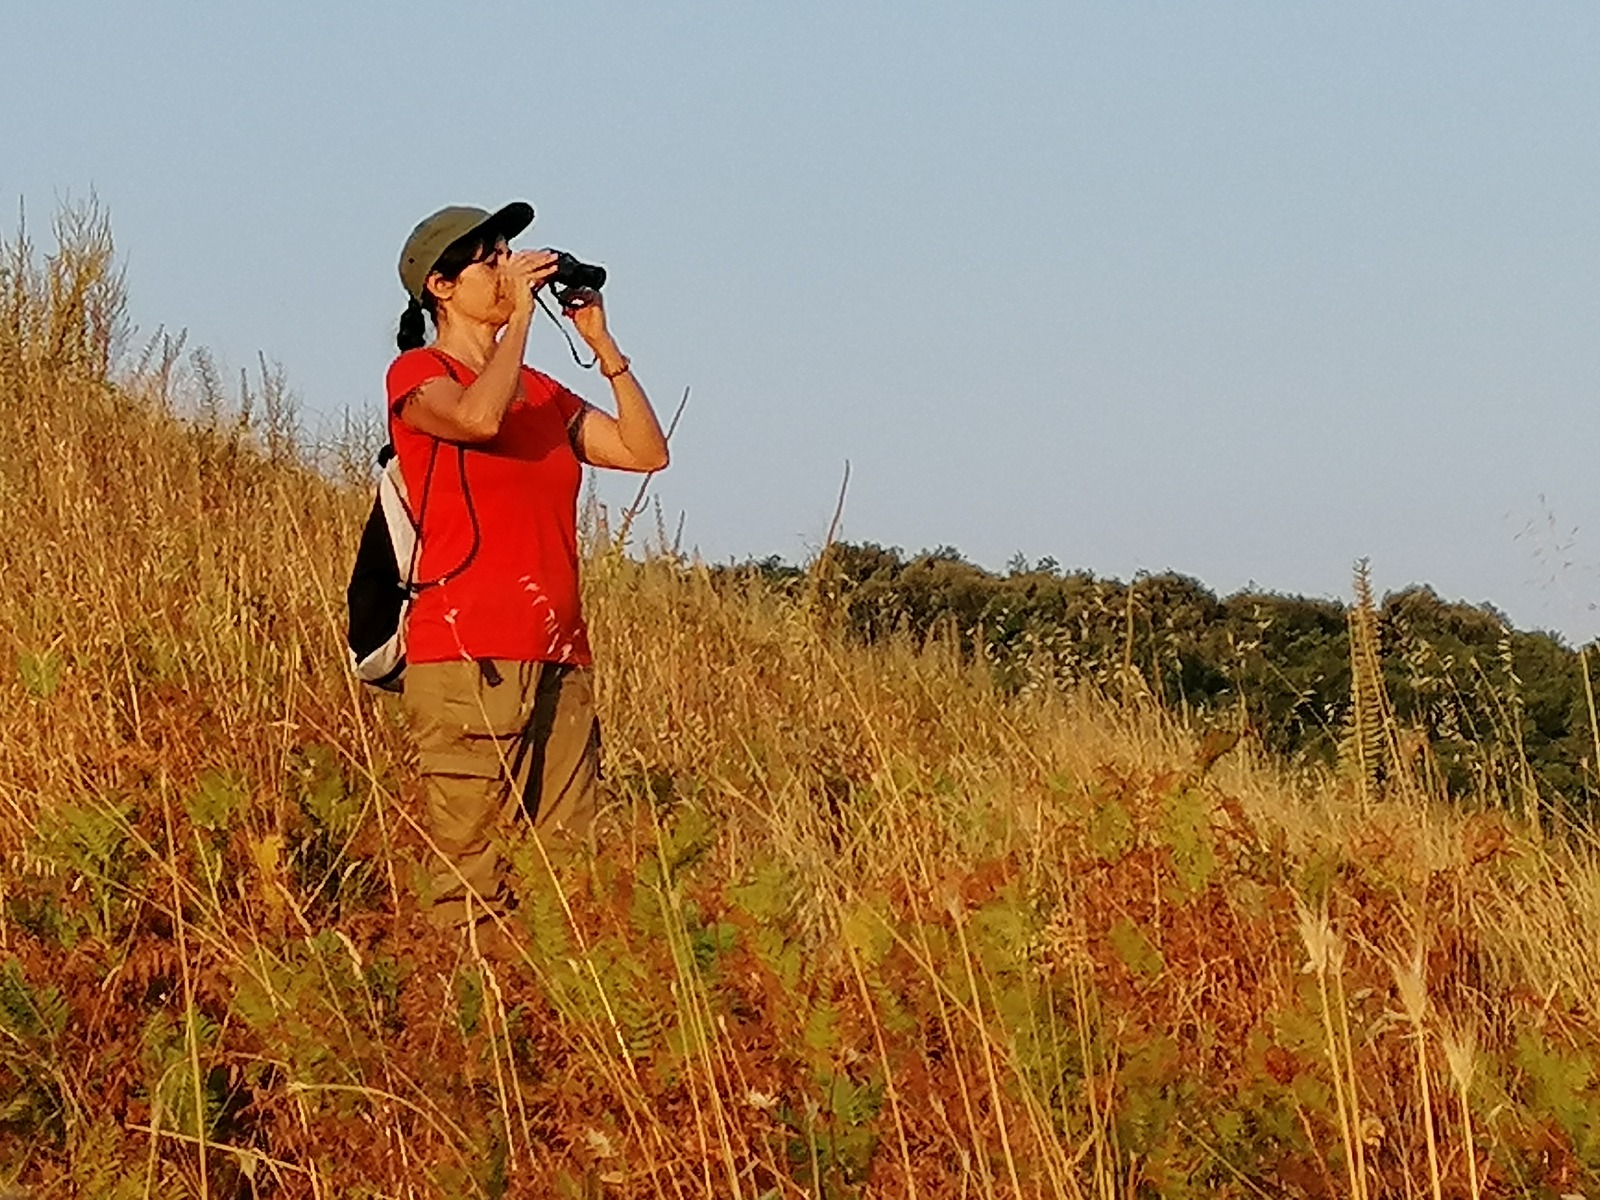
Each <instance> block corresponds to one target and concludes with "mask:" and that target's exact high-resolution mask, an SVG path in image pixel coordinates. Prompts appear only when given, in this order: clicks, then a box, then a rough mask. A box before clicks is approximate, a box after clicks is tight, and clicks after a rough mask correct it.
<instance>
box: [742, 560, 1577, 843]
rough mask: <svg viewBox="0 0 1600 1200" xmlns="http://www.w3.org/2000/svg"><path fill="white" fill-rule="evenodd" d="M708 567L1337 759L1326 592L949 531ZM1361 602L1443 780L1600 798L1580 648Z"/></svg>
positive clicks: (1040, 672)
mask: <svg viewBox="0 0 1600 1200" xmlns="http://www.w3.org/2000/svg"><path fill="white" fill-rule="evenodd" d="M724 571H725V572H728V573H731V574H734V575H737V574H741V573H749V572H754V573H756V574H758V575H760V576H761V577H763V578H765V579H766V580H767V581H769V582H771V583H775V584H777V585H779V586H781V587H786V588H791V589H797V590H798V589H802V588H809V589H811V590H812V592H813V593H814V594H815V595H817V596H818V597H820V598H821V599H823V600H824V602H825V603H826V604H827V606H828V608H829V610H830V611H832V612H834V613H836V614H837V615H838V617H839V618H840V619H841V620H843V621H845V622H846V623H847V624H848V626H849V627H850V628H851V629H852V630H853V631H854V632H855V633H856V634H857V635H858V636H859V637H861V638H862V639H864V640H866V641H874V640H877V639H881V638H885V637H891V636H909V637H912V638H918V639H926V638H929V637H932V636H937V635H941V634H943V635H945V636H950V637H953V638H955V639H957V640H958V641H959V643H960V644H961V645H962V646H963V647H964V649H965V650H966V651H967V652H968V653H970V654H974V655H980V656H982V657H983V658H984V659H985V660H986V661H987V662H988V663H989V664H990V665H991V667H992V670H993V672H994V675H995V677H996V679H997V681H998V682H999V683H1000V684H1001V685H1002V686H1003V687H1005V688H1006V689H1008V690H1012V691H1026V690H1028V689H1033V688H1040V687H1064V686H1075V685H1081V684H1092V685H1095V686H1098V687H1100V688H1102V689H1104V690H1106V691H1108V692H1109V693H1111V694H1113V695H1122V696H1133V695H1138V696H1140V697H1144V698H1149V699H1153V700H1155V701H1158V702H1160V703H1162V704H1164V705H1166V706H1167V707H1169V708H1171V709H1172V710H1174V711H1177V712H1179V713H1181V714H1183V715H1185V716H1186V717H1188V718H1190V719H1191V720H1196V721H1199V722H1201V723H1208V724H1230V725H1233V726H1235V727H1242V728H1244V729H1246V730H1248V731H1249V732H1251V733H1252V734H1253V735H1254V736H1256V737H1258V738H1259V739H1260V740H1261V742H1262V743H1263V744H1264V745H1265V746H1266V747H1268V748H1269V749H1270V750H1272V751H1274V752H1276V753H1278V754H1280V755H1282V756H1284V757H1285V758H1287V759H1289V760H1291V761H1295V760H1300V761H1318V762H1337V761H1338V760H1339V757H1340V753H1341V747H1342V746H1344V745H1345V744H1346V742H1347V739H1348V737H1349V736H1350V726H1351V655H1350V621H1349V608H1348V606H1346V605H1344V604H1341V603H1339V602H1336V601H1333V600H1324V599H1313V598H1307V597H1303V596H1292V595H1283V594H1280V593H1276V592H1267V591H1255V590H1249V591H1241V592H1237V593H1235V594H1233V595H1229V596H1218V595H1217V594H1216V593H1215V592H1213V591H1212V590H1211V589H1209V588H1207V587H1206V586H1205V585H1203V584H1202V583H1200V582H1199V581H1198V580H1195V579H1192V578H1189V577H1188V576H1184V575H1179V574H1175V573H1163V574H1156V575H1141V576H1139V577H1137V578H1135V579H1134V580H1132V581H1131V582H1124V581H1122V580H1118V579H1103V578H1098V577H1096V576H1095V575H1093V574H1091V573H1090V572H1087V571H1079V570H1064V569H1062V568H1061V567H1060V566H1059V564H1057V563H1056V562H1054V561H1053V560H1050V559H1044V560H1041V561H1039V562H1032V563H1030V562H1028V561H1027V560H1025V559H1023V558H1021V557H1018V558H1016V559H1014V560H1013V561H1012V562H1011V563H1010V564H1009V566H1008V568H1007V569H1006V570H1005V571H1004V572H1003V573H996V572H992V571H988V570H985V569H984V568H982V567H979V566H977V565H975V564H973V563H971V562H968V561H967V560H966V559H965V558H963V557H962V555H961V554H960V553H959V552H958V551H956V550H955V549H953V548H951V547H940V548H939V549H936V550H932V551H926V552H923V553H919V554H915V555H908V554H906V553H904V552H903V551H902V550H900V549H899V548H891V547H884V546H879V545H875V544H872V543H858V544H850V543H838V544H835V545H833V546H830V547H829V549H828V551H827V553H826V555H825V556H824V558H823V560H822V561H821V562H819V563H818V564H816V565H815V566H814V567H812V568H810V569H809V570H805V569H802V568H799V567H795V566H792V565H789V564H786V563H784V562H783V561H782V560H780V559H778V558H776V557H774V558H768V559H764V560H759V561H755V562H751V563H746V564H744V565H743V566H742V567H737V568H725V569H724ZM1375 610H1376V611H1375V617H1376V624H1377V631H1378V638H1379V645H1380V650H1381V660H1380V661H1381V664H1382V666H1381V670H1382V676H1383V682H1384V685H1385V688H1386V689H1387V692H1388V695H1389V698H1390V700H1391V702H1392V705H1393V710H1394V715H1395V719H1396V721H1397V722H1398V723H1399V724H1400V725H1401V726H1402V727H1403V728H1404V729H1405V730H1407V731H1408V732H1409V733H1411V734H1413V735H1414V736H1415V737H1416V742H1417V745H1418V746H1419V748H1421V749H1420V751H1419V752H1421V751H1425V753H1426V756H1427V762H1428V767H1429V769H1430V771H1431V772H1432V773H1433V774H1434V775H1435V776H1436V778H1437V779H1438V780H1439V781H1440V783H1441V784H1442V785H1443V786H1444V788H1445V789H1446V790H1447V791H1448V792H1449V793H1450V794H1452V795H1455V796H1463V797H1464V796H1469V795H1474V794H1479V793H1481V792H1483V791H1496V792H1499V793H1500V794H1502V795H1523V794H1525V793H1526V791H1527V790H1528V787H1529V785H1530V783H1531V784H1533V785H1534V786H1536V787H1537V789H1538V792H1539V795H1540V798H1541V802H1542V803H1543V804H1545V805H1546V806H1552V807H1555V808H1558V809H1560V810H1561V811H1562V814H1563V815H1565V816H1569V817H1575V818H1577V817H1581V818H1584V819H1585V821H1586V820H1587V818H1588V817H1589V816H1590V815H1591V810H1592V809H1593V808H1594V806H1595V805H1596V804H1597V803H1600V779H1597V773H1596V745H1597V741H1600V732H1597V730H1596V725H1595V722H1594V719H1593V711H1594V710H1593V707H1592V705H1593V700H1592V690H1591V689H1592V687H1593V684H1592V671H1593V667H1592V665H1591V664H1589V662H1588V660H1589V658H1591V657H1593V656H1592V655H1591V654H1590V652H1589V649H1588V648H1582V649H1574V648H1572V647H1570V646H1568V645H1566V644H1565V643H1564V642H1563V641H1562V640H1561V639H1560V638H1559V637H1557V636H1555V635H1553V634H1549V633H1544V632H1537V631H1533V632H1530V631H1523V630H1517V629H1514V628H1513V627H1512V626H1511V624H1510V623H1509V621H1507V619H1506V618H1505V616H1504V615H1503V614H1501V613H1500V612H1498V611H1496V610H1495V609H1493V608H1492V607H1489V606H1477V605H1469V604H1461V603H1452V602H1448V601H1445V600H1443V599H1441V598H1440V597H1439V596H1438V595H1437V594H1436V593H1435V592H1434V591H1433V590H1432V589H1431V588H1428V587H1425V586H1412V587H1408V588H1405V589H1402V590H1400V591H1397V592H1392V593H1390V594H1388V595H1387V596H1385V597H1384V598H1383V599H1382V601H1381V602H1380V603H1378V604H1376V605H1375ZM1586 667H1588V669H1589V670H1590V671H1591V683H1590V685H1589V687H1586V685H1585V679H1584V674H1585V669H1586Z"/></svg>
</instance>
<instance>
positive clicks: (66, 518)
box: [0, 212, 1600, 1200]
mask: <svg viewBox="0 0 1600 1200" xmlns="http://www.w3.org/2000/svg"><path fill="white" fill-rule="evenodd" d="M61 234H62V236H61V239H60V240H61V249H60V251H59V252H58V253H56V254H55V255H54V256H53V257H51V258H50V259H49V260H48V261H44V262H41V261H39V260H38V259H37V257H36V256H35V255H34V254H33V253H32V252H31V251H30V250H29V249H28V248H27V247H26V246H24V245H22V244H20V243H18V244H14V245H13V246H12V247H10V248H9V249H8V250H7V252H6V254H5V257H4V263H5V265H4V267H3V268H0V270H3V272H4V273H3V275H0V505H3V506H4V510H5V512H6V513H7V514H8V516H9V518H10V519H9V521H8V525H9V528H10V531H11V533H10V536H9V537H8V538H7V539H6V540H5V541H4V543H0V569H3V570H4V574H5V577H6V578H7V579H8V580H9V581H10V583H9V586H7V587H6V588H5V589H4V591H3V592H0V639H3V642H4V647H3V650H4V654H3V657H0V694H3V699H4V703H5V705H6V708H7V711H9V712H11V713H12V714H14V718H13V719H12V720H10V721H7V722H5V723H4V725H3V726H0V1188H3V1187H6V1186H16V1187H20V1188H26V1189H28V1190H27V1192H26V1193H25V1194H29V1195H37V1196H41V1197H43V1196H63V1197H65V1196H84V1197H91V1196H92V1197H97V1198H98V1197H104V1196H118V1197H121V1196H127V1197H134V1196H138V1197H144V1196H179V1195H201V1196H257V1195H284V1196H301V1195H304V1196H316V1197H323V1196H328V1197H332V1196H345V1195H352V1196H357V1195H367V1196H407V1197H412V1196H415V1197H425V1196H453V1195H465V1196H496V1195H540V1196H543V1195H572V1196H583V1195H608V1196H609V1195H615V1196H649V1197H687V1196H697V1197H698V1196H739V1197H749V1198H751V1200H754V1198H756V1197H763V1198H766V1197H793V1196H817V1197H821V1196H827V1197H845V1196H884V1197H889V1196H895V1197H898V1196H917V1197H925V1198H930V1200H931V1198H934V1197H957V1196H962V1197H965V1196H971V1197H1021V1196H1041V1197H1045V1196H1048V1197H1074V1198H1076V1197H1090V1196H1093V1197H1097V1198H1104V1200H1110V1198H1111V1197H1134V1196H1151V1195H1161V1196H1190V1195H1192V1196H1201V1195H1205V1196H1240V1197H1243V1196H1262V1195H1272V1196H1280V1195H1292V1196H1352V1195H1354V1196H1374V1197H1376V1196H1410V1195H1415V1196H1425V1195H1426V1196H1433V1197H1445V1196H1452V1197H1454V1196H1472V1197H1478V1196H1480V1195H1523V1194H1526V1195H1547V1194H1552V1192H1554V1193H1560V1192H1574V1191H1579V1190H1581V1188H1582V1186H1583V1184H1584V1181H1585V1180H1586V1179H1587V1178H1588V1177H1589V1175H1590V1173H1591V1172H1593V1171H1595V1170H1596V1169H1597V1168H1600V1139H1597V1138H1596V1136H1595V1134H1594V1132H1593V1131H1592V1129H1591V1125H1592V1121H1591V1119H1590V1116H1589V1114H1590V1113H1592V1111H1594V1106H1595V1103H1596V1101H1597V1100H1600V1077H1597V1073H1596V1072H1597V1067H1600V1038H1597V1036H1596V1033H1597V1030H1596V1027H1595V1014H1596V1012H1597V1011H1600V965H1597V961H1596V960H1597V956H1596V955H1595V954H1594V953H1593V947H1594V946H1595V945H1596V944H1597V935H1600V874H1597V871H1596V865H1595V862H1594V859H1593V857H1592V855H1591V854H1590V853H1589V851H1588V850H1587V849H1586V848H1584V847H1576V848H1575V847H1571V846H1568V845H1562V844H1556V843H1553V842H1551V841H1549V840H1547V839H1541V838H1540V837H1538V836H1537V831H1534V830H1525V829H1524V828H1523V827H1522V826H1520V825H1519V824H1518V822H1517V820H1515V819H1513V818H1511V817H1508V816H1507V815H1506V813H1505V805H1504V804H1502V803H1501V800H1500V798H1496V797H1485V798H1484V800H1483V804H1482V805H1481V807H1480V808H1479V809H1478V810H1475V811H1472V812H1466V811H1462V810H1460V809H1446V808H1444V807H1443V806H1440V805H1438V804H1436V803H1434V802H1432V801H1430V800H1429V799H1428V798H1427V797H1426V795H1425V794H1423V791H1422V789H1421V788H1420V786H1419V785H1418V783H1417V780H1416V779H1415V778H1414V777H1413V776H1411V775H1409V774H1407V773H1406V768H1405V766H1404V764H1400V763H1395V762H1390V763H1389V764H1388V769H1387V772H1386V773H1383V772H1375V771H1374V770H1372V769H1371V764H1370V763H1367V762H1365V760H1363V762H1362V764H1361V768H1360V770H1359V772H1357V773H1354V774H1352V775H1351V776H1350V777H1348V778H1340V777H1337V776H1335V775H1331V774H1330V775H1293V776H1291V775H1290V774H1288V773H1287V772H1286V771H1285V770H1284V769H1283V768H1281V767H1280V766H1279V765H1277V764H1274V763H1272V762H1268V761H1265V760H1264V759H1262V758H1261V757H1260V756H1259V755H1257V754H1255V753H1254V752H1253V751H1252V750H1251V748H1250V743H1249V740H1248V739H1246V740H1245V741H1244V742H1242V743H1241V744H1240V745H1239V746H1237V747H1230V746H1228V745H1227V744H1226V743H1225V742H1220V741H1215V740H1212V741H1203V740H1201V739H1199V738H1198V737H1196V736H1195V735H1193V734H1191V733H1189V732H1188V731H1186V730H1184V729H1183V728H1180V727H1179V726H1178V725H1177V724H1175V723H1174V722H1173V721H1172V720H1171V719H1169V718H1168V717H1167V716H1166V715H1165V714H1164V713H1162V712H1161V711H1159V710H1158V709H1156V708H1154V707H1151V706H1148V705H1142V704H1133V705H1118V704H1114V703H1110V702H1108V701H1107V700H1106V699H1104V698H1102V697H1100V696H1097V695H1093V694H1089V693H1076V694H1061V693H1058V692H1051V691H1049V690H1047V689H1041V690H1038V691H1036V692H1032V693H1030V694H1028V695H1027V696H1026V697H1025V698H1022V699H1006V698H1003V697H1002V696H1000V695H999V694H997V692H996V691H995V689H994V688H993V687H992V686H991V685H990V682H989V679H988V677H987V674H986V672H985V671H984V669H983V667H982V665H981V664H973V663H972V662H970V661H969V660H966V659H965V658H964V657H963V656H962V655H961V654H960V653H959V652H958V649H957V648H956V647H954V646H952V645H949V644H935V645H929V646H917V645H911V644H907V643H887V644H882V645H878V646H875V647H871V648H864V647H861V646H858V645H854V644H851V643H850V642H849V641H848V640H847V639H846V638H844V637H843V636H842V635H840V634H839V633H838V632H837V631H836V630H835V629H834V627H833V624H832V622H831V621H830V617H829V613H828V611H827V609H826V607H825V606H824V605H820V604H816V603H807V602H805V601H796V600H794V599H791V598H787V597H784V596H781V595H777V594H774V593H773V592H771V591H769V590H765V589H763V588H762V587H761V586H760V585H758V584H756V583H754V582H750V583H747V584H736V583H733V582H730V581H729V580H727V579H726V578H713V577H712V576H711V575H710V574H708V573H707V572H706V571H704V570H703V569H701V568H699V567H697V566H696V565H694V564H692V563H684V562H681V561H677V560H676V559H674V558H672V557H671V556H657V557H654V558H651V559H649V560H648V561H644V562H640V561H636V560H633V559H630V558H627V557H624V556H621V555H619V554H617V553H615V552H612V551H609V550H606V549H603V548H602V549H597V550H596V552H595V553H594V554H593V556H592V560H591V562H590V564H589V567H588V576H587V590H588V602H589V607H590V612H591V615H592V625H593V631H594V636H595V642H596V645H597V648H598V653H599V656H600V659H601V663H602V666H601V671H600V682H601V695H600V703H601V707H602V719H603V722H604V727H605V730H606V738H607V768H608V773H609V781H608V784H607V799H608V806H607V810H606V813H605V817H604V821H603V829H602V836H601V839H600V849H599V851H598V853H597V854H595V855H594V856H592V857H583V858H581V859H578V860H572V861H565V860H564V861H560V862H550V861H548V860H547V859H546V858H545V857H544V855H543V853H542V852H541V851H540V848H539V847H538V846H537V845H536V844H532V843H528V842H521V843H519V844H518V845H517V846H516V847H515V853H516V861H517V863H518V874H519V878H520V880H521V886H522V890H523V894H524V904H523V906H522V908H521V909H520V910H519V912H518V913H517V916H516V919H515V920H514V921H513V922H512V923H511V924H510V925H509V926H508V928H507V931H506V932H507V933H508V934H509V936H510V938H511V940H512V941H513V943H514V944H515V946H516V947H517V953H516V954H514V955H513V956H511V958H510V959H509V960H506V959H503V958H495V959H482V958H480V957H479V956H477V955H476V954H475V953H473V951H472V949H471V948H470V947H461V946H455V945H451V944H446V943H445V942H442V941H441V940H439V939H438V938H436V937H432V936H430V935H429V934H427V933H426V932H425V930H424V929H423V928H422V927H421V926H420V925H419V923H418V922H417V920H416V919H415V902H414V885H413V880H414V878H415V877H416V874H417V869H416V868H417V864H418V863H419V862H421V861H422V859H423V858H424V856H425V853H426V851H425V847H424V845H423V838H422V837H421V833H420V830H419V829H418V828H417V825H416V818H415V814H416V806H415V804H414V801H413V789H412V786H411V783H410V779H411V768H410V764H409V760H408V754H407V750H406V745H405V739H404V737H403V734H402V731H400V730H399V729H398V727H397V724H396V719H395V712H394V710H393V708H392V707H391V706H389V705H388V704H387V703H386V702H385V701H384V700H382V699H380V698H378V697H375V696H373V695H370V694H364V693H363V692H362V691H361V690H360V689H359V688H358V687H357V686H356V685H355V684H353V683H352V682H351V680H350V679H349V677H348V676H347V674H346V673H345V671H344V669H343V649H342V644H341V621H342V587H343V580H344V572H345V570H346V567H347V564H348V561H349V558H350V554H351V548H352V546H353V543H354V538H355V534H356V532H357V530H358V523H359V521H360V519H361V517H362V516H363V508H364V504H365V495H364V493H363V491H362V489H361V488H359V487H356V486H353V485H352V484H351V483H350V482H348V480H349V479H350V478H351V476H352V474H354V472H352V470H351V468H350V464H351V463H359V462H360V461H361V459H362V454H361V453H360V452H359V450H358V449H347V451H346V453H345V456H344V466H343V468H342V472H343V474H342V476H341V468H340V467H339V466H338V464H335V465H333V466H330V465H329V463H328V462H327V461H324V462H322V463H320V464H318V465H313V464H312V463H311V462H309V461H308V459H307V456H306V453H305V452H304V450H303V449H302V448H301V447H302V445H303V443H304V438H303V437H301V436H299V435H298V434H297V431H296V430H295V429H294V428H293V417H292V411H291V406H290V405H289V404H288V403H287V401H286V399H285V397H284V395H283V392H282V387H281V381H277V380H275V379H273V378H272V376H271V374H270V372H267V373H264V374H265V378H263V379H261V380H260V381H258V382H257V383H256V384H255V385H254V387H253V389H252V391H251V394H250V395H249V396H248V403H247V404H245V405H244V406H243V407H245V408H247V409H248V412H245V413H241V411H240V410H241V407H242V406H241V403H240V397H239V396H238V395H237V394H235V395H233V396H232V397H231V398H225V397H224V395H223V390H224V389H223V388H222V386H221V384H220V383H219V381H218V380H217V379H216V378H215V371H214V370H212V369H211V368H210V366H209V364H208V363H207V362H206V360H204V359H199V360H195V359H192V358H191V359H188V360H184V359H182V358H181V357H180V356H179V355H178V354H177V353H176V352H174V351H172V350H171V349H170V348H168V349H163V348H162V347H161V346H159V345H158V346H155V347H152V348H151V349H150V350H149V351H147V352H146V353H144V354H143V355H142V356H130V355H127V354H123V355H122V356H121V358H120V359H119V358H118V354H117V350H118V347H117V345H116V341H117V338H116V330H117V321H118V316H119V314H120V304H121V300H120V281H119V280H118V279H117V278H116V277H115V275H114V273H113V271H112V269H111V264H112V257H111V252H110V242H109V236H108V233H107V231H106V228H105V225H104V222H103V219H102V218H101V217H99V216H98V215H97V214H95V213H92V212H90V213H79V214H69V215H68V216H67V217H66V218H64V219H63V229H62V230H61ZM119 361H120V363H121V365H120V366H116V364H117V362H119ZM114 368H115V369H114ZM346 445H347V446H348V445H350V443H346ZM341 477H343V478H344V479H345V480H346V482H342V483H341V482H339V481H338V480H339V478H341ZM1369 707H1370V709H1371V711H1375V712H1378V713H1379V714H1380V716H1379V719H1380V720H1382V719H1384V718H1382V715H1381V714H1382V711H1383V710H1382V707H1381V705H1380V704H1378V703H1377V701H1376V700H1374V701H1373V704H1372V705H1370V706H1369ZM1365 733H1366V736H1365V737H1363V738H1361V739H1359V742H1360V745H1361V746H1362V747H1363V753H1365V752H1366V749H1367V748H1370V747H1374V746H1377V747H1380V750H1379V751H1375V752H1382V750H1381V747H1382V746H1384V745H1389V746H1395V745H1398V742H1397V741H1396V739H1394V738H1393V737H1392V736H1387V735H1388V734H1389V733H1392V731H1386V733H1385V737H1387V740H1385V738H1384V737H1378V736H1375V735H1374V734H1373V731H1371V730H1368V731H1365ZM1521 803H1522V798H1521V797H1518V798H1516V804H1515V807H1516V809H1517V811H1520V809H1521Z"/></svg>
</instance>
